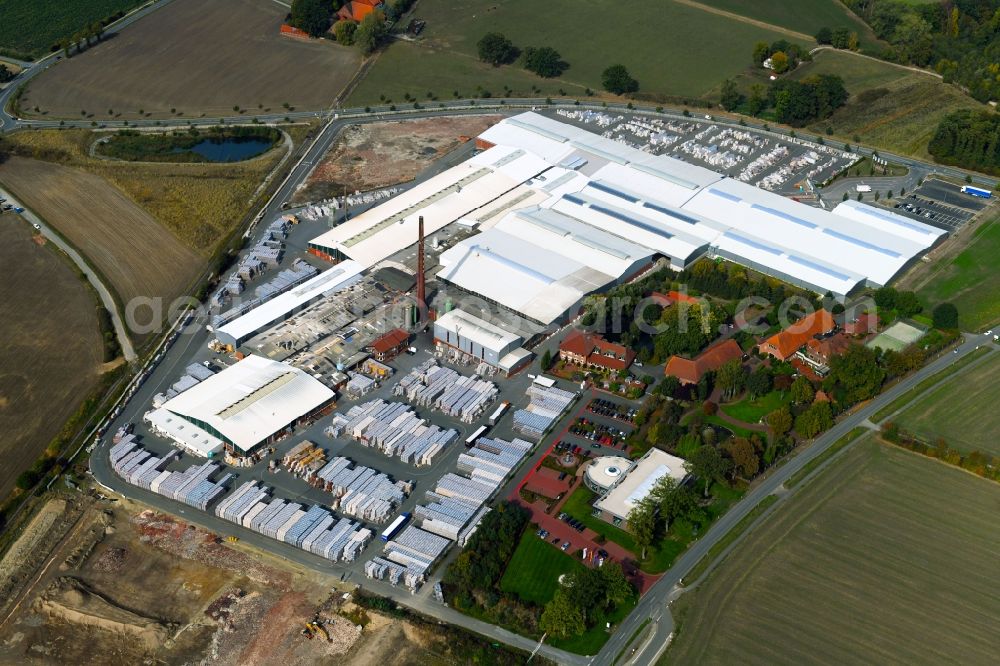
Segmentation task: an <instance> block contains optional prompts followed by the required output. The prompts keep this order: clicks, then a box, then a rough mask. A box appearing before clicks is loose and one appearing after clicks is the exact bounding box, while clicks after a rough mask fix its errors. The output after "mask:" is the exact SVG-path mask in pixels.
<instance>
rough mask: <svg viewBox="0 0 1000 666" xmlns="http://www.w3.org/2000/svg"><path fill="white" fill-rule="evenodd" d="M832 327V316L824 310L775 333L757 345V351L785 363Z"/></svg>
mask: <svg viewBox="0 0 1000 666" xmlns="http://www.w3.org/2000/svg"><path fill="white" fill-rule="evenodd" d="M834 327H835V324H834V321H833V315H832V314H830V313H829V312H828V311H826V310H819V311H817V312H813V313H812V314H809V315H806V316H805V317H803V318H802V319H800V320H798V321H797V322H795V323H794V324H791V325H790V326H788V328H786V329H785V330H783V331H780V332H778V333H775V334H774V335H772V336H771V337H769V338H768V339H767V340H765V341H764V342H762V343H760V344H759V345H757V349H758V350H759V351H760V353H762V354H770V355H771V356H773V357H775V358H776V359H778V360H779V361H786V360H788V359H789V358H790V357H791V356H792V355H793V354H794V353H795V352H797V351H798V350H799V349H801V348H802V346H803V345H805V344H806V343H807V342H809V340H811V339H812V338H814V337H816V336H817V335H823V334H824V333H829V332H830V331H832V330H833V329H834Z"/></svg>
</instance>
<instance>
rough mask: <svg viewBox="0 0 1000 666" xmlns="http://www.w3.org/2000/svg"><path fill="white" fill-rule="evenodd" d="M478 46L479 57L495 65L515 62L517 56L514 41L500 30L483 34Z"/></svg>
mask: <svg viewBox="0 0 1000 666" xmlns="http://www.w3.org/2000/svg"><path fill="white" fill-rule="evenodd" d="M476 48H477V50H478V51H479V59H480V60H482V61H483V62H488V63H489V64H491V65H493V66H494V67H499V66H500V65H504V64H507V63H510V62H513V61H514V60H515V59H516V58H517V48H516V47H515V46H514V42H512V41H510V40H509V39H507V37H505V36H504V35H502V34H500V33H499V32H488V33H486V34H485V35H483V38H482V39H480V40H479V42H478V43H477V44H476Z"/></svg>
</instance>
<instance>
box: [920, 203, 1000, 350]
mask: <svg viewBox="0 0 1000 666" xmlns="http://www.w3.org/2000/svg"><path fill="white" fill-rule="evenodd" d="M951 242H964V243H966V245H965V247H964V249H962V250H961V251H960V252H959V253H958V254H956V255H953V256H945V257H942V258H941V259H939V260H938V261H936V262H934V263H933V264H930V265H920V266H919V267H917V268H916V269H914V272H913V274H912V275H910V276H907V279H906V281H907V283H908V284H907V285H906V288H908V289H915V290H916V292H917V296H918V297H919V298H920V302H921V303H923V304H924V308H931V307H933V306H934V305H936V304H937V303H943V302H946V301H947V302H951V303H954V304H955V306H956V307H957V308H958V321H959V325H960V326H961V327H962V329H963V330H971V331H979V330H984V329H986V328H989V327H990V326H993V325H994V324H997V323H1000V292H998V291H997V289H996V288H995V280H996V258H997V256H1000V217H993V218H990V219H988V220H985V221H983V222H981V223H979V226H978V227H977V228H976V229H975V230H973V232H972V237H971V238H970V239H969V240H968V241H963V239H961V238H959V239H955V240H953V241H951Z"/></svg>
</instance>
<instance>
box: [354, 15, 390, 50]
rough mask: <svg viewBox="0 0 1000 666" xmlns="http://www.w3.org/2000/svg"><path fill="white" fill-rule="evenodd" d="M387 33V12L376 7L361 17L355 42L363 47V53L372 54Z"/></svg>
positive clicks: (355, 32) (355, 34)
mask: <svg viewBox="0 0 1000 666" xmlns="http://www.w3.org/2000/svg"><path fill="white" fill-rule="evenodd" d="M386 34H387V30H386V27H385V14H383V13H382V12H381V11H380V10H378V9H376V10H375V11H373V12H371V13H370V14H368V15H367V16H366V17H364V18H363V19H361V23H360V24H359V25H358V29H357V30H355V31H354V42H355V43H356V44H357V45H358V46H359V47H360V48H361V52H362V53H364V54H365V55H371V54H372V53H374V52H375V50H376V49H377V48H378V47H379V45H380V44H381V43H382V40H383V39H385V36H386Z"/></svg>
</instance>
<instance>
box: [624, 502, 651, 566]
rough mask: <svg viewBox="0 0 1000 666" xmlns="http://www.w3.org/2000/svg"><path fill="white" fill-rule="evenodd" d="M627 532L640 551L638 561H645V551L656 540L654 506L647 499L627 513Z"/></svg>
mask: <svg viewBox="0 0 1000 666" xmlns="http://www.w3.org/2000/svg"><path fill="white" fill-rule="evenodd" d="M628 531H629V532H631V533H632V538H634V539H635V544H636V545H637V546H639V547H640V548H641V549H642V555H641V558H640V559H643V560H644V559H646V549H647V548H649V547H650V546H651V545H652V544H653V539H655V538H656V506H655V505H654V504H653V503H652V502H651V501H649V498H648V497H647V498H645V499H643V500H641V501H640V502H639V503H638V504H636V505H635V506H634V507H633V508H632V510H631V511H629V512H628Z"/></svg>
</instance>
